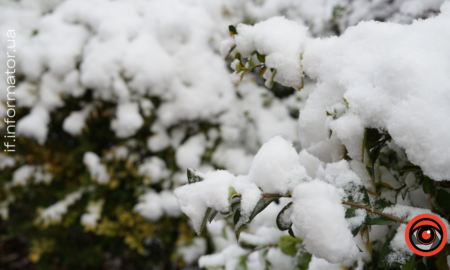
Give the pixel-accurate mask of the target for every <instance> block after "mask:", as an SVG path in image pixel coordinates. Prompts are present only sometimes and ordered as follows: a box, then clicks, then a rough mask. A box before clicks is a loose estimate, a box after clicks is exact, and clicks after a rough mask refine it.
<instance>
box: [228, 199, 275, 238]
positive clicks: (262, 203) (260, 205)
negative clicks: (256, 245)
mask: <svg viewBox="0 0 450 270" xmlns="http://www.w3.org/2000/svg"><path fill="white" fill-rule="evenodd" d="M276 199H278V198H267V199H266V198H262V199H261V200H260V201H259V202H258V204H257V205H256V207H255V208H254V209H253V211H252V213H251V214H250V217H249V220H248V221H247V222H246V223H241V224H240V225H239V226H236V227H235V228H234V232H235V234H236V238H237V239H238V240H239V234H240V233H241V231H242V229H243V228H244V226H245V225H246V224H247V223H249V222H251V221H252V220H253V218H255V217H256V215H258V214H259V213H260V212H261V211H262V210H264V209H265V208H266V207H267V206H268V205H269V204H270V203H271V202H273V201H275V200H276ZM238 212H239V214H238ZM240 218H241V212H240V209H238V210H236V213H235V215H234V220H233V221H234V225H236V224H238V222H239V219H240Z"/></svg>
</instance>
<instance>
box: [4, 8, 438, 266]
mask: <svg viewBox="0 0 450 270" xmlns="http://www.w3.org/2000/svg"><path fill="white" fill-rule="evenodd" d="M442 2H443V0H358V1H353V0H266V1H264V0H261V1H258V0H217V1H216V0H214V1H213V0H204V1H202V0H148V1H146V0H126V1H125V0H123V1H120V0H116V1H112V0H111V1H108V0H67V1H62V0H22V1H19V0H17V1H16V0H0V33H1V35H0V36H1V39H0V47H1V51H2V52H1V53H0V63H1V65H2V66H3V68H2V72H0V101H1V102H2V105H0V116H1V117H0V118H4V117H7V115H6V112H7V108H8V107H7V106H8V103H7V102H9V104H10V105H11V104H14V105H15V107H14V108H15V112H16V115H15V116H14V117H13V118H14V119H12V120H13V121H15V125H14V127H10V128H12V129H14V131H15V132H16V133H15V134H14V135H15V139H16V141H15V146H14V149H15V152H11V151H10V152H8V151H6V152H5V151H1V153H0V269H61V270H62V269H77V270H84V269H117V270H119V269H199V268H198V267H197V266H196V265H197V260H198V258H199V256H201V255H204V254H212V253H214V252H218V251H220V250H223V249H224V248H225V247H226V246H227V245H230V244H233V243H235V242H236V240H235V239H231V238H233V237H234V235H233V233H232V232H230V233H229V237H228V236H227V233H226V232H227V230H229V229H227V228H226V221H223V222H222V223H220V224H218V225H217V224H216V225H214V226H209V227H208V230H206V231H204V232H203V233H202V235H200V236H197V235H195V233H194V231H193V229H192V227H191V225H190V221H189V219H188V218H187V217H186V216H184V215H183V214H182V213H181V211H180V208H179V206H178V204H177V201H176V198H175V197H174V195H173V189H174V188H176V187H178V186H180V185H183V184H185V183H187V176H186V169H187V168H193V169H195V170H197V171H200V172H206V171H210V170H215V169H227V170H229V171H230V172H232V173H234V174H246V173H247V172H248V169H249V167H250V164H251V161H252V158H253V155H254V154H255V153H256V151H257V150H258V149H259V147H260V146H261V145H262V144H263V143H264V142H267V141H268V140H269V139H270V138H272V137H273V136H275V135H282V136H283V137H284V138H286V139H288V140H290V141H292V142H293V143H294V145H295V146H296V147H297V149H298V150H300V146H299V145H298V142H297V124H296V120H297V118H298V115H299V112H300V111H301V109H302V106H303V104H304V103H305V101H306V99H307V97H308V94H309V93H310V85H312V84H314V83H315V82H313V81H311V80H308V79H307V80H306V85H305V88H304V89H303V90H302V91H300V92H299V91H297V90H294V89H292V88H286V87H283V86H281V85H279V84H276V83H275V85H274V87H273V88H272V89H268V88H266V87H264V81H263V80H262V79H261V78H260V77H259V76H258V75H257V74H253V75H252V74H250V76H247V78H246V79H245V80H244V81H243V82H242V83H241V84H240V85H239V86H235V85H234V84H233V83H232V82H231V80H230V77H229V74H230V73H231V69H230V68H229V66H230V63H231V59H225V57H224V56H223V55H221V54H220V43H221V41H222V40H224V39H225V38H227V37H228V35H229V33H228V26H229V25H235V26H236V25H237V24H239V23H246V24H255V23H258V22H260V21H262V20H265V19H268V18H270V17H272V16H285V17H286V18H288V19H291V20H294V21H297V22H299V23H301V24H304V25H306V26H308V27H309V31H310V35H311V36H314V37H328V36H332V35H340V34H342V33H344V31H345V30H346V29H347V28H348V27H351V26H353V25H356V24H357V23H358V22H360V21H363V20H377V21H393V22H398V23H403V24H409V23H411V22H412V21H413V20H414V19H420V18H427V17H430V16H434V15H435V14H437V13H438V10H439V6H440V4H441V3H442ZM8 30H14V34H15V35H14V37H11V36H9V37H8V36H7V35H6V33H7V31H8ZM12 56H14V57H12ZM10 58H14V60H15V62H14V63H15V66H14V68H10V69H9V71H10V72H12V70H13V69H14V73H12V74H9V76H14V77H15V80H14V82H11V81H7V74H6V73H5V71H7V67H6V63H7V61H8V59H10ZM11 65H12V64H11ZM11 65H9V67H11ZM10 85H13V86H14V87H13V88H10V90H11V89H13V90H14V91H13V92H14V95H13V96H14V97H15V99H14V100H12V99H10V100H8V99H7V94H8V92H7V87H8V86H10ZM10 97H11V96H10ZM7 127H8V124H7V123H5V121H1V122H0V135H1V138H2V139H3V141H4V142H5V143H6V140H7V139H8V138H7V137H5V136H6V135H9V134H7ZM9 131H11V129H9ZM9 141H10V140H9ZM3 149H4V150H5V149H6V148H5V147H3ZM10 149H11V148H10ZM248 230H250V231H251V230H252V228H251V227H250V228H249V229H248ZM224 232H225V233H224ZM233 241H234V242H233Z"/></svg>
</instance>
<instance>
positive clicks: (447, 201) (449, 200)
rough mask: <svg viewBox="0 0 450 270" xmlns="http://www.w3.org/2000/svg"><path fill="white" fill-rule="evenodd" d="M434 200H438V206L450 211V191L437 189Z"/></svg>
mask: <svg viewBox="0 0 450 270" xmlns="http://www.w3.org/2000/svg"><path fill="white" fill-rule="evenodd" d="M436 200H437V201H438V203H439V206H441V207H443V208H445V209H446V210H447V211H450V193H448V192H447V191H445V190H443V189H438V190H437V196H436Z"/></svg>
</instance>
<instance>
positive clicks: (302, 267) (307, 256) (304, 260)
mask: <svg viewBox="0 0 450 270" xmlns="http://www.w3.org/2000/svg"><path fill="white" fill-rule="evenodd" d="M311 259H312V254H311V253H308V252H302V253H301V254H300V256H298V259H297V267H298V269H299V270H307V269H308V266H309V263H310V262H311Z"/></svg>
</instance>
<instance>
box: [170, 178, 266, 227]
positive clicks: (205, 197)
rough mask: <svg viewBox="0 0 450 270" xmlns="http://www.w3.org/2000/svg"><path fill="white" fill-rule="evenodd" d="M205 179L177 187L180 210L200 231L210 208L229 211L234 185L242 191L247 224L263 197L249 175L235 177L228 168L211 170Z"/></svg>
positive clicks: (242, 207)
mask: <svg viewBox="0 0 450 270" xmlns="http://www.w3.org/2000/svg"><path fill="white" fill-rule="evenodd" d="M203 177H204V180H203V181H201V182H196V183H193V184H188V185H184V186H182V187H179V188H177V189H175V192H174V193H175V196H176V197H177V199H178V203H179V204H180V207H181V210H182V211H183V213H185V214H186V215H187V216H188V217H189V218H190V219H191V220H192V222H193V227H194V229H195V231H196V232H197V234H198V233H199V232H200V228H201V225H202V221H203V217H204V215H205V213H206V209H207V208H208V207H210V208H212V209H214V210H217V211H219V212H222V213H227V212H228V211H229V207H230V203H229V201H228V193H229V188H230V187H234V188H235V190H236V192H237V193H238V194H241V198H242V199H241V219H240V221H239V222H240V223H244V222H246V221H247V220H248V218H249V217H250V214H251V212H252V211H253V209H254V208H255V206H256V205H257V203H258V202H259V200H260V199H261V191H260V190H259V188H258V187H257V186H256V185H255V184H254V183H252V182H250V181H249V180H248V178H247V177H246V176H238V177H235V176H234V175H232V174H231V173H229V172H227V171H221V170H217V171H212V172H208V173H206V174H204V175H203Z"/></svg>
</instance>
